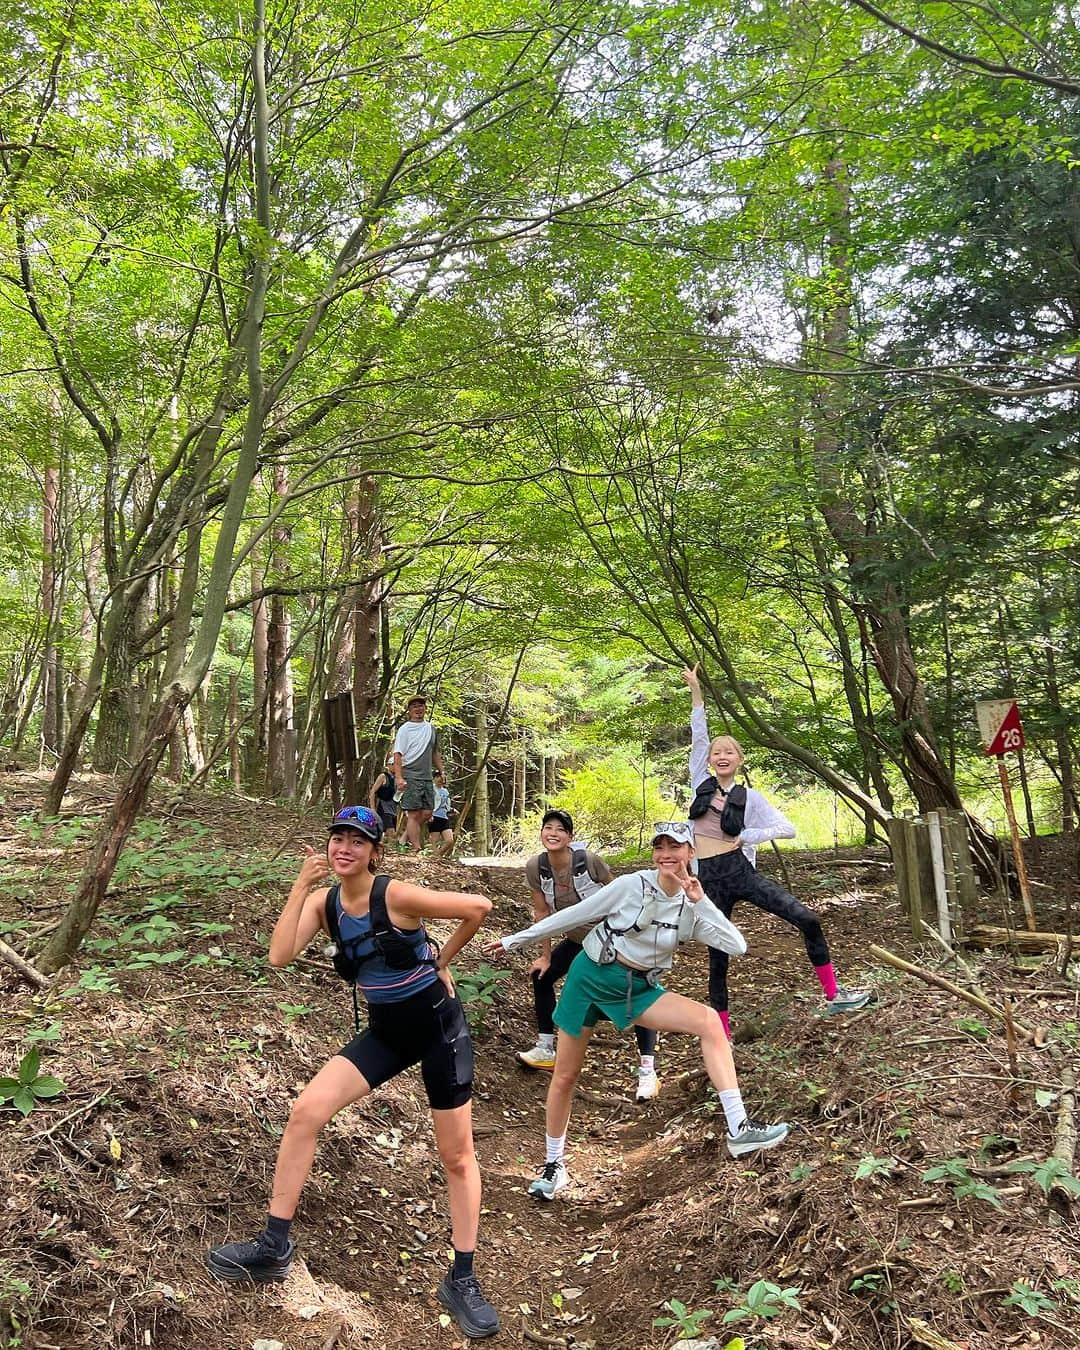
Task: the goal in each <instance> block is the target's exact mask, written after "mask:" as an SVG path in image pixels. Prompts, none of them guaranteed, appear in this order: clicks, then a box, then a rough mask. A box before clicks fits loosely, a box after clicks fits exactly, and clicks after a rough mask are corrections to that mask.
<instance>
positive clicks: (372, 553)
mask: <svg viewBox="0 0 1080 1350" xmlns="http://www.w3.org/2000/svg"><path fill="white" fill-rule="evenodd" d="M376 493H377V480H376V479H374V478H364V479H361V480H360V481H359V482H358V483H357V485H356V496H355V498H354V500H353V506H352V508H351V514H352V518H353V530H354V538H355V540H356V545H357V547H356V554H355V557H356V562H355V564H354V565H355V566H356V567H357V568H358V569H362V570H363V571H364V572H365V573H366V574H368V575H371V576H377V573H378V571H379V567H380V565H381V563H382V554H383V537H382V530H381V528H380V524H379V513H378V502H377V496H376ZM384 590H385V582H384V581H383V579H382V578H381V577H378V578H377V579H376V580H373V581H369V582H365V583H364V584H363V585H361V586H357V587H354V588H353V589H352V593H351V595H350V603H351V609H352V615H353V633H354V639H353V669H352V691H353V707H354V709H355V714H356V732H357V754H358V756H359V759H360V761H361V764H362V765H366V766H367V767H368V768H369V769H372V768H374V766H375V763H376V762H377V761H378V760H379V759H380V758H381V754H380V747H379V746H378V745H377V744H376V743H375V742H376V740H377V735H378V733H377V729H376V727H375V719H374V714H375V712H376V710H377V709H378V708H379V707H380V706H381V703H382V697H381V696H382V692H383V691H382V688H381V680H380V675H381V670H382V653H381V639H382V604H383V596H384Z"/></svg>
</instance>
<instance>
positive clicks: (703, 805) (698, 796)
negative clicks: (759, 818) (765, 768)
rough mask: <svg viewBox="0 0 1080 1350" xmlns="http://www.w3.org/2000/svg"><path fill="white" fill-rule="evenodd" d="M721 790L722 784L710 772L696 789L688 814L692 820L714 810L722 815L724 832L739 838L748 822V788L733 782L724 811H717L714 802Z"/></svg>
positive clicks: (721, 826)
mask: <svg viewBox="0 0 1080 1350" xmlns="http://www.w3.org/2000/svg"><path fill="white" fill-rule="evenodd" d="M719 790H720V784H719V783H718V782H717V781H716V779H715V778H714V777H713V776H712V775H711V774H710V775H709V777H708V778H706V779H705V781H704V782H702V783H699V784H698V785H697V787H696V788H695V789H694V800H693V801H692V802H691V803H690V810H689V812H688V815H689V816H690V819H691V820H700V819H701V817H702V816H703V815H704V814H705V812H706V811H713V812H714V813H715V814H716V815H718V816H719V817H720V828H721V829H722V830H723V831H724V833H725V834H726V835H729V836H730V837H731V838H732V839H737V838H738V837H739V835H740V834H742V832H743V827H744V825H745V824H746V788H744V787H743V785H742V784H741V783H733V784H732V786H731V788H730V790H729V791H728V794H727V796H726V797H725V799H724V808H723V810H722V811H717V810H716V807H715V806H713V804H712V799H713V797H715V796H716V794H717V792H718V791H719Z"/></svg>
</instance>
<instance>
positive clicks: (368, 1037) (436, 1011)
mask: <svg viewBox="0 0 1080 1350" xmlns="http://www.w3.org/2000/svg"><path fill="white" fill-rule="evenodd" d="M338 1053H339V1054H341V1055H342V1056H344V1058H345V1059H347V1060H348V1061H349V1063H350V1064H355V1065H356V1067H357V1068H358V1069H359V1070H360V1072H361V1073H362V1074H363V1075H364V1077H365V1078H366V1079H367V1081H368V1083H369V1084H370V1085H371V1087H372V1088H377V1087H378V1086H379V1084H380V1083H386V1082H388V1081H389V1080H390V1079H391V1078H394V1077H395V1076H396V1075H397V1074H399V1073H401V1072H402V1070H403V1069H408V1068H411V1067H412V1065H414V1064H419V1065H420V1072H421V1074H422V1075H423V1079H424V1088H425V1089H426V1091H427V1099H428V1102H429V1103H430V1104H431V1107H432V1110H434V1111H452V1110H454V1108H455V1107H458V1106H464V1105H465V1103H466V1102H467V1101H469V1100H470V1099H471V1097H472V1084H473V1048H472V1041H471V1039H470V1038H469V1025H468V1023H467V1022H466V1021H465V1011H464V1009H463V1008H462V1006H461V1000H460V999H459V998H450V997H449V995H448V994H447V992H446V986H445V985H444V984H443V982H442V980H436V981H435V982H434V984H431V985H429V986H428V987H427V988H426V989H421V990H420V992H419V993H418V994H413V995H412V996H411V997H410V998H406V999H402V1000H401V1001H400V1002H398V1003H371V1004H369V1005H368V1028H367V1030H366V1031H362V1032H361V1033H360V1035H359V1036H354V1037H353V1039H352V1040H351V1041H350V1042H349V1043H348V1045H346V1046H344V1047H343V1048H342V1049H341V1050H340V1051H339V1052H338Z"/></svg>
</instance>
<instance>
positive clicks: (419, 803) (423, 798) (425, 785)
mask: <svg viewBox="0 0 1080 1350" xmlns="http://www.w3.org/2000/svg"><path fill="white" fill-rule="evenodd" d="M434 807H435V784H434V783H433V782H432V781H431V779H430V778H410V777H409V774H408V770H406V771H405V791H404V792H403V793H402V794H401V809H402V810H403V811H431V810H433V809H434Z"/></svg>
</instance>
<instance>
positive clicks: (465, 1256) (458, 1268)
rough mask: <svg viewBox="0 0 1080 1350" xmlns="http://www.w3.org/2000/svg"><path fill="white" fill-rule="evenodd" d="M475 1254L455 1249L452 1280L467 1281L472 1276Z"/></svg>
mask: <svg viewBox="0 0 1080 1350" xmlns="http://www.w3.org/2000/svg"><path fill="white" fill-rule="evenodd" d="M475 1255H476V1253H475V1252H459V1251H458V1249H457V1248H456V1247H455V1248H454V1269H453V1272H452V1274H451V1277H450V1278H451V1279H454V1280H465V1279H468V1277H469V1276H470V1275H471V1274H472V1263H473V1257H474V1256H475Z"/></svg>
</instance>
